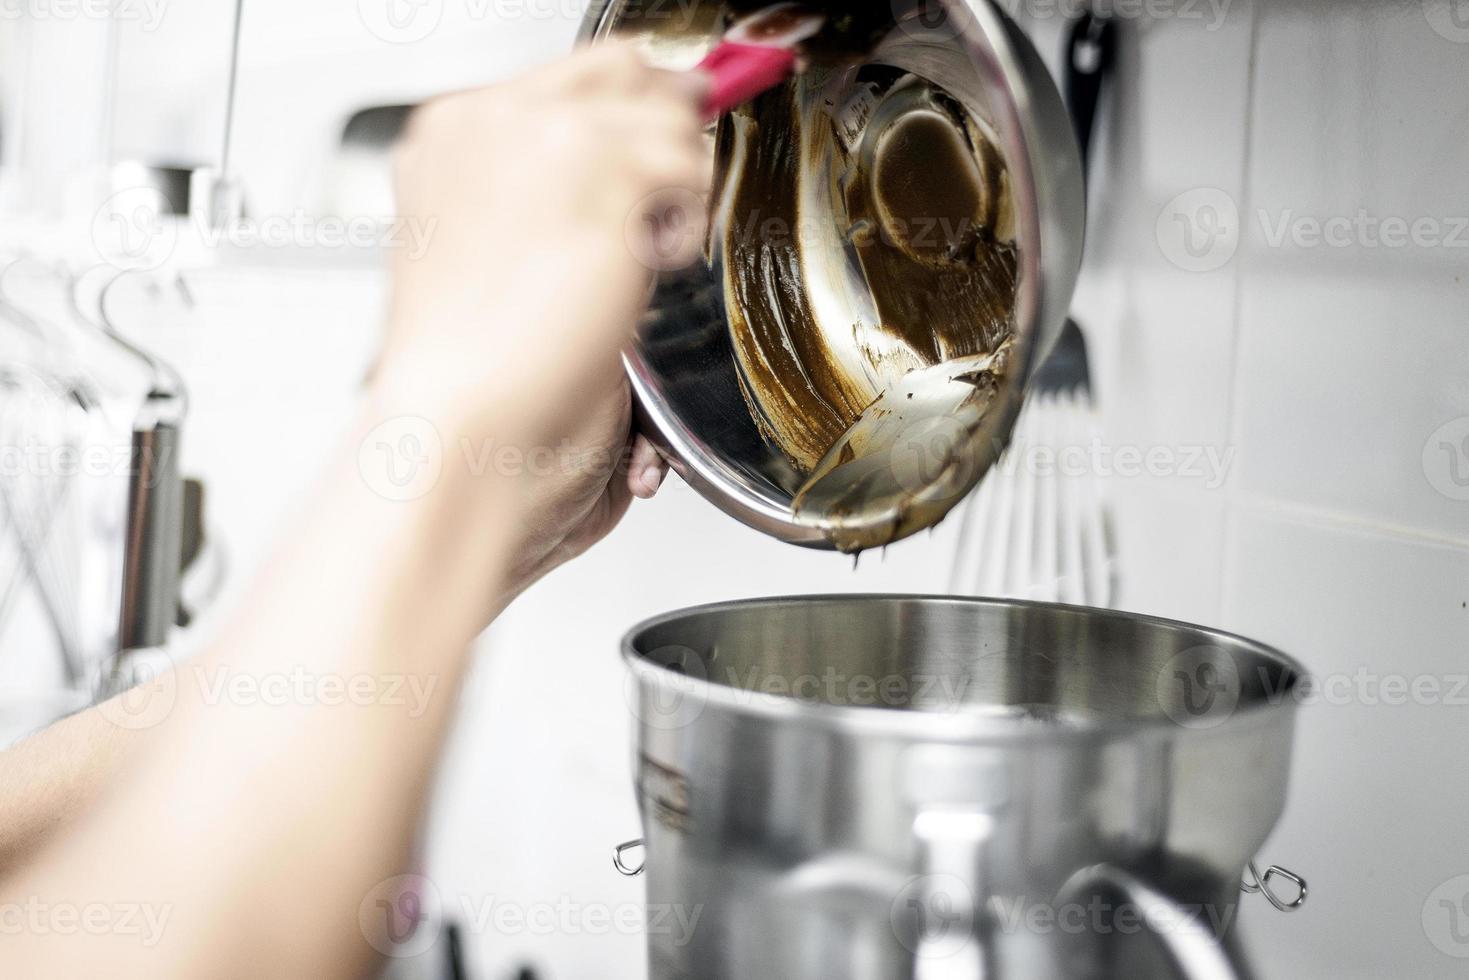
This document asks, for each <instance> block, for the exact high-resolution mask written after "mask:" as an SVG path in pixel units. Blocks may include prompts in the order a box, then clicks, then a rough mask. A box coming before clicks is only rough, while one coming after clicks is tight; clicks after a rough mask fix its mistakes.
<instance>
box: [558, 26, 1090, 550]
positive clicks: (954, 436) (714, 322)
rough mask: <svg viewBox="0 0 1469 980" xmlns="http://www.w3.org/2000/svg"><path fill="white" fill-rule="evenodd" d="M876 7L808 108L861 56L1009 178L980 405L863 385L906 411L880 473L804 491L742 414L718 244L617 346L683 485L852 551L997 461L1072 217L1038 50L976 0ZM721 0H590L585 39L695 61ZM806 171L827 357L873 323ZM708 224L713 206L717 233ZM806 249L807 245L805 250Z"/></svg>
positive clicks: (741, 512) (1054, 301) (808, 270)
mask: <svg viewBox="0 0 1469 980" xmlns="http://www.w3.org/2000/svg"><path fill="white" fill-rule="evenodd" d="M859 6H860V5H859ZM869 6H870V5H869ZM844 9H847V8H844ZM863 9H864V10H866V9H867V7H863ZM874 9H880V10H882V11H884V12H890V13H891V14H892V23H891V24H890V26H889V29H888V30H887V32H886V34H885V36H883V37H882V40H881V41H880V43H878V44H876V46H875V47H874V48H872V50H871V51H870V52H869V53H868V54H867V55H866V57H865V58H864V59H863V63H862V65H861V66H860V67H858V68H853V69H852V72H853V73H854V74H850V75H848V76H846V77H840V78H836V79H834V80H833V88H832V90H831V91H830V92H823V93H821V95H822V96H823V98H821V100H820V101H819V102H818V103H817V104H818V105H840V104H842V103H843V102H844V100H845V99H846V98H847V97H848V96H849V95H850V94H851V90H852V85H851V84H850V83H851V81H852V79H853V78H855V77H856V75H855V73H856V72H859V71H862V70H867V69H871V68H873V67H874V66H877V67H878V68H890V69H896V70H901V71H904V72H908V73H910V74H911V75H912V76H913V77H916V78H918V79H920V80H921V81H922V82H923V85H924V87H925V88H927V87H929V86H931V87H932V89H933V90H935V91H941V92H942V93H945V97H946V98H950V99H951V100H952V101H953V102H955V103H957V104H959V105H961V106H962V108H963V111H964V112H965V113H966V114H967V116H968V118H970V119H972V120H974V121H975V124H976V125H978V126H980V127H982V128H983V130H984V131H985V132H986V133H987V139H988V141H989V143H990V144H992V145H993V147H994V148H995V150H996V151H997V152H998V153H999V155H1000V157H1001V158H1002V160H1003V167H1004V168H1005V170H1006V171H1007V173H1008V181H1009V184H1008V189H1007V193H1008V194H1009V195H1010V199H1011V207H1010V209H1009V210H1011V212H1012V214H1013V223H1014V227H1013V244H1014V248H1015V254H1016V262H1017V269H1016V283H1015V290H1016V292H1015V296H1014V304H1013V311H1014V313H1013V323H1012V327H1011V330H1012V334H1011V335H1012V338H1013V346H1012V348H1011V349H1010V350H1009V351H1008V355H1009V359H1008V362H1007V364H1008V366H1007V367H1006V369H1005V373H1004V377H1003V380H1002V381H1001V382H1000V383H999V384H998V386H997V387H998V390H997V392H996V393H995V394H994V396H993V399H992V401H991V402H990V404H989V405H988V406H987V407H986V408H985V409H984V410H983V414H982V417H964V416H961V414H960V413H958V412H956V411H955V409H954V406H953V404H952V400H951V399H950V398H949V397H948V396H950V395H952V394H953V393H952V391H950V392H947V393H943V394H941V396H940V397H938V398H935V399H933V401H932V403H931V404H928V405H925V398H924V396H923V393H922V392H921V391H920V392H919V393H918V394H919V397H918V398H917V399H914V398H913V394H914V392H913V391H911V390H908V389H906V388H902V387H896V386H898V385H901V384H902V382H901V381H899V382H895V381H894V379H893V377H885V378H884V379H881V380H880V381H873V385H874V386H875V387H874V389H873V390H876V391H879V392H885V395H884V396H883V397H887V398H889V399H891V400H892V402H893V404H894V406H895V408H896V409H898V410H901V411H907V412H908V413H909V414H910V416H912V417H913V419H916V420H917V421H916V422H914V423H912V424H909V425H907V427H906V428H903V429H901V430H897V431H895V432H894V433H885V434H884V435H883V437H882V438H884V439H888V440H889V442H890V443H891V444H890V445H888V446H887V448H886V449H885V450H884V451H885V453H886V458H887V460H888V462H887V463H885V464H884V465H882V466H880V467H874V469H881V470H882V472H880V473H878V474H876V476H874V475H873V474H872V473H871V472H868V473H867V475H866V479H868V480H869V481H870V482H869V484H868V485H866V486H863V487H860V488H858V489H857V490H854V491H853V492H846V491H847V490H848V487H847V486H846V485H845V484H839V485H838V486H837V487H836V488H835V490H836V492H833V493H822V494H805V495H803V492H802V491H803V484H805V485H809V484H808V483H807V481H808V478H810V477H811V476H812V474H811V468H810V467H806V468H805V469H804V470H803V468H802V467H801V466H800V465H793V462H792V459H791V457H790V454H789V453H788V452H782V450H781V448H779V447H778V446H776V445H773V444H772V440H771V439H770V438H769V434H770V426H769V424H768V420H766V423H765V424H762V421H761V420H759V419H757V418H755V417H754V416H755V415H756V414H758V413H756V412H754V411H752V409H751V407H750V404H749V402H748V400H747V397H746V396H747V394H748V392H749V390H750V385H749V379H748V377H744V376H742V375H741V369H740V365H739V364H738V363H737V358H736V354H735V349H734V345H733V344H732V342H731V339H730V338H731V329H730V327H731V324H730V317H729V314H728V310H727V303H726V292H727V290H728V289H730V286H729V285H728V283H729V279H728V278H727V276H726V272H727V269H726V268H725V265H724V263H723V260H722V257H721V256H720V254H719V253H718V250H717V249H716V250H714V251H713V253H712V254H711V255H710V256H709V262H708V264H700V265H698V266H697V267H695V268H694V269H691V270H683V271H680V272H677V273H665V274H664V275H663V276H662V277H661V279H660V283H659V288H658V291H657V293H656V295H655V298H654V301H653V305H652V311H651V313H650V315H649V317H648V320H647V322H646V323H645V324H644V329H643V330H642V334H641V339H640V341H639V342H638V343H637V344H636V346H635V347H634V348H633V349H632V350H631V351H630V352H629V353H628V355H627V358H626V364H627V371H628V375H629V377H630V378H631V382H632V386H633V390H634V392H635V394H636V397H637V402H638V405H639V410H640V421H641V425H642V427H643V429H644V431H645V432H647V433H648V434H649V435H650V437H652V439H653V441H654V442H655V443H656V444H657V445H658V447H659V448H660V450H661V451H662V452H663V453H664V455H665V456H666V457H668V459H669V460H670V462H671V465H672V467H673V469H674V470H675V471H676V472H677V473H678V474H679V475H680V476H681V477H682V478H683V479H684V480H685V481H686V482H688V483H689V484H690V485H691V486H693V487H694V488H695V489H696V490H697V491H698V492H699V493H701V494H702V495H703V496H704V497H706V498H707V499H709V500H710V501H712V502H713V503H715V504H716V505H717V506H719V507H720V508H722V509H723V510H724V511H726V512H727V513H729V514H730V515H732V516H734V517H736V518H737V519H739V520H740V521H742V522H744V523H746V524H748V525H750V526H751V527H754V528H757V529H759V530H761V531H764V532H765V533H767V534H770V535H773V536H775V537H777V538H780V539H782V540H785V541H788V542H792V543H795V544H800V545H805V546H810V547H815V548H841V549H842V550H849V551H855V550H861V549H862V548H866V547H873V546H876V545H881V544H886V543H888V542H890V541H893V540H897V539H898V538H901V537H904V536H906V535H909V534H912V533H914V532H915V531H917V530H919V529H920V528H923V527H927V526H931V525H933V524H935V523H937V522H938V521H939V520H942V519H943V517H944V516H945V515H946V514H947V513H948V511H949V510H950V509H951V508H952V507H953V506H954V505H955V504H957V503H958V502H959V501H960V500H961V499H963V497H964V496H965V494H967V493H968V492H969V491H970V490H971V489H973V487H974V486H975V485H976V484H977V483H978V481H979V479H980V478H981V477H982V476H983V475H984V473H985V471H986V470H987V469H988V468H989V466H990V465H991V464H992V463H993V462H994V460H995V459H996V458H998V456H999V454H1000V453H1001V452H1002V451H1003V449H1004V446H1005V444H1006V443H1007V442H1008V440H1009V438H1010V433H1011V429H1012V427H1013V425H1014V422H1015V418H1016V416H1017V414H1018V412H1019V409H1020V405H1021V402H1022V398H1023V393H1024V390H1025V386H1026V383H1027V381H1028V379H1029V377H1030V375H1031V373H1032V372H1033V370H1034V369H1035V368H1036V367H1037V366H1038V365H1039V364H1040V363H1041V361H1042V360H1043V359H1044V357H1045V354H1046V352H1047V351H1048V350H1049V349H1050V347H1051V344H1052V342H1053V341H1054V339H1055V337H1056V336H1057V335H1058V334H1059V332H1060V330H1061V327H1062V325H1063V323H1064V321H1065V318H1066V312H1067V308H1068V306H1069V304H1070V300H1071V294H1072V291H1073V288H1074V286H1075V282H1076V276H1077V271H1078V268H1079V265H1080V256H1081V247H1082V238H1083V232H1084V225H1085V203H1084V189H1083V181H1082V176H1081V165H1080V156H1079V151H1078V149H1077V145H1076V140H1075V136H1074V133H1073V130H1072V127H1071V124H1070V120H1069V118H1068V116H1067V114H1066V111H1065V108H1064V106H1063V104H1062V102H1061V99H1060V97H1059V95H1058V94H1057V91H1056V88H1055V85H1054V83H1053V82H1052V80H1051V78H1050V76H1049V74H1048V73H1047V71H1046V69H1045V67H1044V65H1043V64H1042V62H1041V60H1040V58H1039V57H1038V56H1037V54H1036V52H1035V50H1034V49H1033V47H1032V46H1031V44H1030V42H1029V41H1028V39H1026V37H1025V36H1024V35H1023V34H1022V33H1021V32H1020V31H1019V30H1018V29H1017V28H1016V27H1015V25H1014V24H1013V23H1012V22H1011V21H1010V20H1009V18H1008V17H1006V16H1005V14H1004V13H1003V12H1001V11H1000V10H999V9H998V8H997V7H996V6H994V5H993V4H992V3H990V2H989V0H948V2H943V3H940V2H937V0H928V2H920V0H894V2H892V3H891V4H889V3H887V2H884V3H882V4H879V5H877V7H876V8H874ZM724 10H725V5H724V4H721V3H718V2H707V0H692V2H691V3H687V4H685V3H680V4H667V3H663V2H661V0H600V2H597V0H594V2H593V3H592V5H591V9H590V11H589V12H588V14H587V17H586V19H585V21H584V24H583V30H582V39H583V40H600V39H602V38H605V37H609V36H613V35H616V36H622V37H632V38H635V39H637V40H638V41H639V42H640V43H641V44H642V46H643V47H644V48H645V50H646V51H647V52H648V54H649V55H650V57H651V58H653V59H654V60H655V61H656V62H657V63H660V64H662V65H664V66H666V67H670V68H687V67H692V66H693V65H694V64H697V63H698V61H699V59H700V58H701V57H702V55H703V54H704V53H705V52H707V51H708V50H709V49H710V48H711V47H712V46H713V45H714V43H715V41H716V40H717V36H718V31H719V30H720V28H721V26H722V24H723V23H724V20H723V19H722V18H723V17H724ZM904 94H905V95H907V96H911V95H912V92H911V91H905V93H904ZM911 101H912V103H913V104H911V105H908V106H906V107H903V106H899V105H898V100H896V99H895V100H892V104H891V105H885V106H883V107H882V110H881V112H876V113H874V115H873V119H874V122H873V125H875V124H876V123H875V119H876V118H877V116H879V115H882V113H884V112H888V113H890V114H891V113H899V114H901V113H904V112H923V111H925V108H924V100H923V99H921V98H920V99H913V100H911ZM823 111H824V110H823ZM804 169H805V168H803V167H797V170H802V171H803V173H801V174H798V173H795V172H793V173H792V176H791V180H792V181H793V182H794V181H796V180H798V179H801V178H802V177H805V176H810V175H809V174H806V173H804ZM809 183H810V184H811V185H813V187H814V189H813V190H811V191H809V193H812V194H815V195H816V197H814V198H810V199H808V198H807V197H803V198H802V214H801V219H802V221H803V223H804V222H806V221H808V220H809V221H810V222H811V226H813V227H816V228H818V231H819V233H818V235H816V236H815V237H816V238H818V239H820V240H819V241H817V242H815V243H814V244H813V243H811V242H804V241H803V243H802V249H803V257H802V268H803V269H804V272H803V273H802V274H803V275H804V277H805V282H804V290H805V292H806V293H807V294H808V296H809V305H810V306H811V308H812V309H813V310H814V311H819V316H818V319H819V320H820V322H821V331H822V332H823V333H824V334H827V335H829V336H830V337H831V338H833V340H832V343H833V345H834V346H835V347H836V348H843V347H845V348H846V349H838V350H837V351H836V353H837V354H838V355H839V356H843V355H852V354H853V351H854V350H855V349H858V348H863V342H861V341H859V340H857V339H856V338H855V337H853V335H854V334H855V332H856V331H855V329H854V328H853V324H854V323H855V322H858V321H860V320H862V319H863V317H864V316H866V317H868V319H869V320H870V319H871V316H872V311H871V310H870V309H864V308H863V303H864V301H863V299H862V298H861V297H854V294H853V287H852V282H853V280H854V277H856V278H860V273H854V272H853V271H852V267H851V255H850V254H843V253H844V250H845V252H847V253H850V249H847V248H846V247H845V245H844V243H843V242H842V241H841V240H840V236H839V235H838V236H836V237H833V235H832V234H831V232H830V229H823V228H821V225H822V221H823V220H824V219H825V218H827V217H829V215H828V214H827V213H826V212H828V211H829V210H830V201H829V200H823V199H821V198H820V195H821V194H822V193H828V190H827V184H828V182H827V181H826V179H825V177H824V175H820V176H818V177H813V178H812V179H811V180H810V182H809ZM803 187H804V185H803ZM800 194H802V195H807V194H808V190H806V189H803V190H801V191H800ZM717 203H718V202H717V201H716V204H717ZM721 220H723V218H722V217H721V212H720V209H719V208H718V207H716V208H715V224H716V227H715V236H714V238H715V239H717V238H718V237H719V235H720V234H721V228H720V226H719V223H720V221H721ZM803 234H805V233H804V232H803ZM711 240H714V239H711ZM814 252H819V253H820V254H819V255H815V256H814V257H813V255H812V254H810V253H814ZM882 319H883V318H882V317H881V316H879V317H878V320H879V321H881V320H882ZM844 333H845V334H846V335H847V339H845V340H843V339H842V335H843V334H844ZM945 367H947V364H946V365H945ZM952 373H954V374H957V373H959V372H952ZM917 376H918V375H917V374H914V375H910V377H917ZM949 380H952V377H950V379H949ZM962 393H963V392H962V390H961V392H960V394H962ZM859 394H860V392H859ZM859 410H860V407H859ZM884 414H886V413H884ZM835 448H838V447H836V446H834V447H833V453H832V458H833V459H835V458H836V453H835ZM829 489H830V488H829ZM854 499H855V500H857V501H858V504H859V505H858V506H854V505H853V500H854Z"/></svg>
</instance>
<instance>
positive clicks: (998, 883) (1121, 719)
mask: <svg viewBox="0 0 1469 980" xmlns="http://www.w3.org/2000/svg"><path fill="white" fill-rule="evenodd" d="M624 655H625V657H626V659H627V662H628V663H629V665H630V667H631V681H632V685H631V687H630V692H629V693H630V697H631V702H632V704H633V706H634V708H635V711H636V715H637V718H638V723H637V763H636V764H637V794H638V799H639V803H640V806H641V811H642V817H643V823H644V830H645V833H646V854H645V861H644V865H645V867H646V875H647V887H648V895H647V897H648V903H649V920H648V921H649V952H650V961H651V975H652V977H653V978H654V980H693V978H697V980H750V978H756V977H780V978H782V980H894V978H907V977H917V978H922V980H932V978H935V977H944V978H951V980H960V978H964V980H971V978H980V977H983V978H986V980H997V978H1013V980H1052V978H1063V977H1064V978H1116V977H1124V976H1125V977H1129V978H1144V980H1146V978H1153V977H1159V978H1164V977H1167V978H1172V977H1187V978H1204V977H1207V978H1228V977H1247V976H1249V975H1250V972H1249V969H1248V967H1247V965H1246V963H1245V961H1244V959H1243V957H1242V956H1241V953H1240V946H1239V943H1238V941H1237V938H1236V937H1237V933H1236V930H1234V929H1233V925H1234V920H1235V917H1236V913H1237V904H1238V902H1239V896H1240V892H1241V880H1242V874H1243V873H1244V872H1245V869H1246V867H1247V866H1248V865H1249V863H1250V862H1251V860H1252V859H1253V857H1254V855H1255V853H1256V852H1257V850H1258V849H1259V848H1260V846H1261V844H1262V843H1263V842H1264V840H1265V838H1266V836H1267V835H1268V834H1269V832H1270V830H1271V828H1272V827H1273V825H1274V824H1275V822H1276V820H1277V818H1278V817H1279V815H1280V813H1281V810H1282V808H1283V806H1284V802H1285V793H1286V781H1287V776H1288V772H1289V767H1290V755H1291V740H1292V732H1293V723H1294V710H1293V709H1294V706H1295V704H1296V703H1297V698H1296V695H1297V693H1298V690H1299V689H1300V688H1301V686H1302V685H1303V684H1304V683H1305V682H1306V679H1305V676H1304V674H1303V672H1302V670H1301V668H1300V667H1299V665H1297V664H1296V663H1295V662H1294V661H1293V660H1291V659H1290V658H1288V657H1286V656H1284V655H1283V654H1281V653H1278V652H1276V651H1275V650H1272V649H1270V648H1268V647H1265V646H1262V645H1260V644H1257V643H1253V642H1251V641H1249V640H1245V639H1242V638H1240V637H1236V636H1230V635H1227V634H1223V633H1219V632H1215V631H1212V630H1208V629H1202V628H1199V627H1195V626H1188V625H1185V624H1182V623H1175V622H1169V621H1165V620H1159V619H1152V618H1148V617H1143V616H1136V615H1129V614H1124V613H1117V612H1109V611H1101V610H1093V609H1085V608H1080V607H1070V606H1060V605H1047V604H1038V603H1026V602H1009V601H998V600H983V599H980V600H973V599H957V598H925V597H862V596H855V597H815V598H794V599H770V600H759V601H753V602H739V603H729V604H724V605H717V606H708V607H704V608H700V609H694V610H690V611H686V612H679V613H673V614H670V615H667V616H664V617H661V618H659V619H655V620H652V621H650V622H648V623H645V624H643V625H642V626H639V627H638V628H636V629H635V630H634V631H633V632H632V633H631V634H630V635H629V636H628V637H627V639H626V641H625V647H624ZM619 857H620V858H621V857H622V855H619Z"/></svg>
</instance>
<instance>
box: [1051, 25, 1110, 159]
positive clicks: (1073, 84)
mask: <svg viewBox="0 0 1469 980" xmlns="http://www.w3.org/2000/svg"><path fill="white" fill-rule="evenodd" d="M1065 53H1066V65H1065V68H1064V69H1063V77H1064V81H1063V86H1064V87H1065V89H1066V107H1067V108H1068V109H1069V110H1070V111H1071V123H1072V126H1074V127H1075V129H1076V142H1077V144H1078V145H1080V147H1081V164H1082V170H1083V172H1089V170H1090V164H1091V152H1092V130H1093V129H1094V127H1095V124H1096V121H1097V106H1098V104H1099V103H1100V102H1101V101H1102V90H1103V88H1104V87H1105V86H1106V82H1107V79H1108V77H1109V76H1110V75H1111V73H1112V65H1113V62H1114V59H1115V58H1116V56H1117V25H1116V24H1115V23H1113V22H1112V21H1111V20H1110V19H1108V18H1106V17H1099V16H1097V15H1096V14H1093V13H1085V14H1082V15H1081V16H1079V17H1077V18H1076V20H1074V21H1072V23H1071V28H1070V30H1068V31H1067V34H1066V52H1065Z"/></svg>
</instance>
